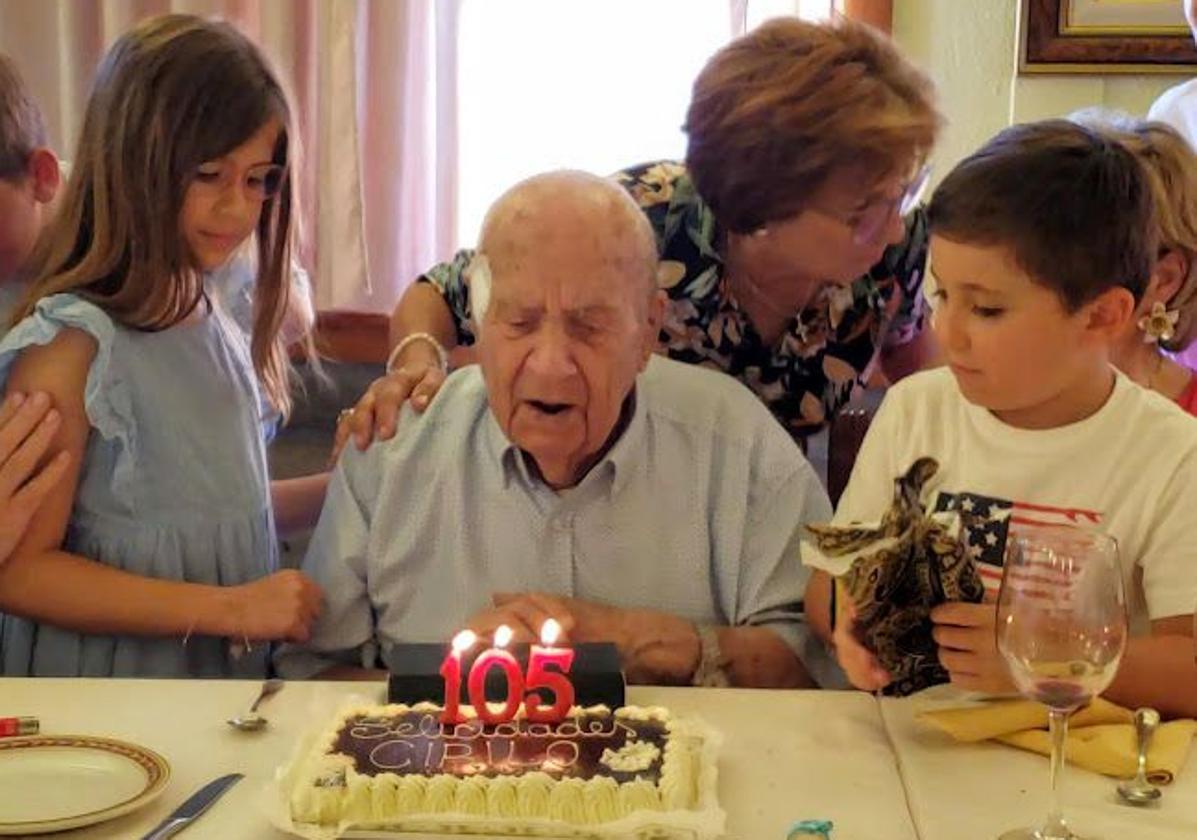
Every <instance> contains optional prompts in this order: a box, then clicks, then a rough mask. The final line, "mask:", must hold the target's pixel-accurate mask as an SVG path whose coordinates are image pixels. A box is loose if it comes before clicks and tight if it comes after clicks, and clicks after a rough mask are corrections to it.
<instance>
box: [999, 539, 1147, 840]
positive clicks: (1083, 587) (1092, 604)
mask: <svg viewBox="0 0 1197 840" xmlns="http://www.w3.org/2000/svg"><path fill="white" fill-rule="evenodd" d="M997 610H998V613H997V645H998V650H999V651H1001V653H1002V656H1003V658H1004V659H1005V660H1006V664H1007V665H1008V666H1009V669H1010V675H1011V676H1012V677H1013V679H1014V683H1015V685H1017V686H1018V690H1019V691H1020V692H1021V693H1022V694H1023V695H1024V696H1026V697H1029V698H1031V699H1032V700H1038V701H1039V702H1040V703H1043V704H1044V705H1046V706H1047V707H1048V712H1049V719H1050V722H1051V724H1050V725H1051V740H1052V756H1051V807H1050V809H1049V812H1048V816H1047V819H1046V821H1045V822H1044V823H1043V826H1042V827H1041V828H1026V829H1018V830H1015V831H1010V832H1007V833H1005V834H1003V835H1002V836H1001V840H1079V838H1078V836H1077V835H1075V834H1073V833H1072V831H1071V830H1070V829H1069V827H1068V824H1067V823H1066V822H1065V821H1064V815H1063V813H1062V811H1061V809H1060V799H1059V782H1060V775H1061V773H1062V771H1063V766H1064V747H1065V739H1066V737H1067V734H1068V715H1069V714H1071V713H1072V712H1074V711H1076V710H1077V709H1079V708H1081V707H1082V706H1084V705H1086V704H1087V703H1089V701H1091V700H1092V699H1093V698H1094V697H1095V696H1097V695H1098V694H1100V693H1101V692H1103V691H1105V689H1106V687H1107V686H1109V684H1110V681H1111V680H1113V679H1114V674H1115V673H1117V671H1118V663H1119V660H1120V659H1121V658H1122V652H1123V650H1125V648H1126V635H1127V618H1126V594H1125V590H1124V588H1123V582H1122V567H1121V564H1120V563H1119V561H1118V544H1117V543H1116V542H1115V541H1114V539H1113V538H1112V537H1110V536H1107V535H1106V534H1102V533H1098V532H1096V531H1092V530H1088V529H1083V528H1071V527H1066V526H1049V525H1044V526H1035V527H1030V528H1026V529H1025V530H1023V531H1020V532H1019V533H1017V534H1015V533H1011V535H1010V537H1009V539H1008V540H1007V545H1006V560H1005V568H1004V569H1003V571H1002V588H1001V593H1000V594H999V595H998V607H997Z"/></svg>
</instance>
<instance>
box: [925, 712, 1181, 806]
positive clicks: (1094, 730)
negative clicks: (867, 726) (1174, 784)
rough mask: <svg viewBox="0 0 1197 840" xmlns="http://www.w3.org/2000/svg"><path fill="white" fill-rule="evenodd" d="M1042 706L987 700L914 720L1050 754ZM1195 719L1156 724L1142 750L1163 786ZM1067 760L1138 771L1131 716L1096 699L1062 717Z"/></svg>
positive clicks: (1120, 774) (1120, 772)
mask: <svg viewBox="0 0 1197 840" xmlns="http://www.w3.org/2000/svg"><path fill="white" fill-rule="evenodd" d="M1047 717H1048V715H1047V707H1046V706H1043V705H1042V704H1040V703H1036V702H1034V701H1031V700H993V701H989V702H987V703H983V704H980V705H976V706H969V707H966V708H956V709H939V710H936V711H928V712H922V713H920V714H919V716H918V719H919V720H920V721H922V722H924V723H928V724H930V725H932V726H934V727H936V728H937V729H940V730H942V731H944V732H946V733H948V734H949V735H951V736H952V737H953V738H955V739H956V740H957V741H964V742H975V741H984V740H987V739H993V740H995V741H999V742H1001V743H1003V744H1009V745H1011V746H1014V747H1019V748H1020V749H1024V750H1031V751H1032V752H1037V753H1041V754H1043V755H1051V735H1050V734H1049V733H1048V731H1047V726H1048V722H1047ZM1195 733H1197V721H1193V720H1174V721H1171V722H1169V723H1165V724H1162V725H1161V726H1160V728H1159V729H1157V730H1156V731H1155V735H1154V737H1153V738H1152V739H1151V746H1150V747H1149V748H1148V751H1147V777H1148V778H1149V779H1150V780H1151V781H1152V782H1154V783H1155V784H1157V785H1166V784H1169V783H1170V782H1171V781H1172V780H1173V778H1175V777H1176V774H1177V773H1178V772H1180V769H1181V768H1182V767H1183V766H1184V763H1185V759H1186V758H1187V757H1188V754H1189V747H1190V746H1191V744H1192V740H1193V735H1194V734H1195ZM1067 758H1068V760H1069V761H1070V762H1071V763H1073V764H1075V765H1077V766H1078V767H1084V768H1085V769H1086V770H1092V771H1094V772H1096V773H1102V774H1104V775H1106V776H1115V777H1117V778H1121V779H1129V778H1130V777H1131V776H1133V775H1135V772H1136V771H1137V769H1138V747H1137V746H1136V743H1135V727H1134V714H1133V713H1132V712H1130V711H1129V710H1127V709H1124V708H1122V707H1121V706H1116V705H1114V704H1113V703H1110V702H1109V701H1107V700H1102V699H1101V698H1100V697H1099V698H1098V699H1096V700H1094V701H1093V702H1092V703H1091V704H1090V705H1089V706H1087V707H1086V708H1084V709H1081V710H1080V711H1078V712H1075V713H1074V714H1073V715H1072V716H1071V717H1069V719H1068V748H1067Z"/></svg>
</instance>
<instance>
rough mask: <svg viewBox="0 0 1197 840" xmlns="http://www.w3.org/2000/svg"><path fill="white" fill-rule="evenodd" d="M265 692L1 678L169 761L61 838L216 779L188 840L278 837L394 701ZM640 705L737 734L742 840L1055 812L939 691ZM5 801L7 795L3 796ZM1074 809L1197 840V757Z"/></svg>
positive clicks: (50, 708) (322, 686) (119, 829)
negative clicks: (283, 781)
mask: <svg viewBox="0 0 1197 840" xmlns="http://www.w3.org/2000/svg"><path fill="white" fill-rule="evenodd" d="M257 687H258V686H257V684H256V683H250V682H235V681H229V682H206V681H174V680H53V679H28V680H18V679H0V715H26V714H32V715H37V716H39V717H40V718H41V721H42V730H43V732H44V733H46V734H86V735H103V736H107V737H112V738H119V739H123V740H127V741H132V742H134V743H137V744H141V745H143V746H146V747H149V748H151V749H154V750H156V751H157V752H159V753H161V754H162V755H163V756H165V757H166V759H167V760H168V761H169V762H170V763H171V769H172V775H171V780H170V784H169V786H168V788H167V790H166V791H165V792H164V793H163V795H162V796H161V797H160V798H159V799H158V800H157V801H155V802H154V803H153V804H151V805H149V806H147V807H146V808H144V809H143V810H141V811H139V812H137V813H134V814H130V815H128V816H125V817H122V818H119V819H116V820H113V821H111V822H108V823H104V824H102V825H98V826H94V827H91V828H86V829H79V830H76V831H73V832H66V833H63V834H60V835H56V836H57V837H62V838H81V837H87V838H121V840H127V839H129V838H139V837H141V836H142V835H143V834H144V833H145V832H147V831H149V830H150V829H151V828H153V827H154V826H155V825H156V824H157V823H158V822H159V821H160V820H162V819H163V818H164V817H165V816H166V815H167V814H168V813H170V811H172V810H173V809H174V808H175V807H177V806H178V805H179V804H180V803H181V802H182V801H183V800H184V799H186V798H187V796H189V795H190V794H191V793H192V792H194V791H195V790H196V789H198V788H199V787H200V786H201V785H203V784H204V783H206V782H208V781H210V780H211V779H213V778H215V777H217V776H220V775H223V774H225V773H230V772H241V773H244V774H245V777H246V778H245V779H244V780H242V781H241V782H240V783H238V784H237V785H235V786H234V787H233V788H232V789H231V790H230V791H229V793H227V794H226V795H225V796H224V797H223V798H222V799H221V800H220V801H218V802H217V803H216V805H215V806H213V808H212V809H211V811H209V812H208V813H207V814H205V815H204V816H203V817H201V818H200V820H199V821H197V822H196V823H195V824H194V825H192V826H191V827H190V828H188V829H186V833H185V834H183V835H182V837H183V838H184V840H203V838H212V839H213V840H216V839H217V838H219V840H239V839H240V838H254V840H259V838H260V839H261V840H281V838H283V837H285V836H286V835H283V834H281V833H279V832H277V831H275V830H274V829H272V828H271V827H270V826H269V825H268V823H267V822H266V820H265V818H264V817H263V816H262V814H261V812H260V810H259V799H260V797H261V795H262V791H263V789H264V788H265V786H266V785H267V784H268V783H269V781H270V779H271V778H272V777H273V773H274V769H275V768H276V767H277V766H279V765H280V764H282V763H284V762H286V761H287V760H288V759H289V757H290V755H291V752H292V748H293V745H294V744H295V742H296V740H297V739H298V738H299V736H300V734H301V733H302V732H304V731H307V730H308V729H310V728H312V727H317V726H319V725H320V724H321V723H323V722H326V721H327V720H328V719H329V716H330V715H331V714H332V712H333V711H334V710H335V709H336V708H337V707H338V706H339V705H340V703H341V702H343V700H344V699H345V698H347V697H349V696H351V695H354V694H358V695H361V696H364V697H367V698H369V699H374V700H379V699H381V698H382V696H383V693H384V688H383V686H382V685H381V684H375V683H358V684H351V683H315V682H312V683H288V685H287V686H286V688H285V689H284V690H283V691H282V692H281V693H280V694H278V695H277V696H275V697H273V698H271V699H270V700H268V701H267V702H266V703H265V704H264V705H263V707H262V711H263V712H264V713H265V714H266V716H268V717H269V718H270V722H271V723H270V727H269V728H268V729H266V730H265V731H262V732H259V733H254V734H243V733H239V732H235V731H234V730H232V729H230V728H229V727H228V726H227V725H226V724H225V722H224V720H225V718H227V717H229V716H231V715H233V714H235V713H236V712H237V711H239V710H240V709H242V708H244V706H245V705H246V704H247V703H248V702H249V701H250V700H251V699H252V698H253V696H254V694H255V693H256V691H257ZM628 699H629V702H632V703H637V704H640V705H656V704H659V705H664V706H668V707H670V708H671V709H673V710H674V711H676V712H678V713H680V714H695V715H699V716H701V717H702V718H704V719H705V720H706V721H707V722H709V723H710V724H712V725H713V726H715V727H716V728H717V729H719V730H720V731H721V732H722V733H723V735H724V738H725V742H724V749H723V751H722V754H721V756H720V762H719V800H720V803H721V805H722V806H723V808H724V809H725V810H726V811H727V813H728V821H727V827H728V834H727V836H728V837H729V838H736V840H782V838H784V837H785V833H786V830H787V828H788V827H789V825H790V824H791V823H792V822H793V821H795V820H798V819H805V818H816V817H817V818H824V819H830V820H832V821H834V823H835V831H834V833H833V835H832V837H833V840H915V839H916V838H918V839H919V840H989V838H996V837H997V836H998V835H999V834H1000V833H1001V832H1002V831H1004V830H1006V829H1008V828H1012V827H1015V826H1019V825H1027V824H1031V823H1034V822H1036V821H1037V820H1039V819H1040V818H1041V817H1042V816H1043V814H1044V812H1045V809H1046V807H1047V804H1046V803H1047V761H1046V759H1044V758H1042V757H1040V756H1035V755H1031V754H1027V753H1022V752H1020V751H1018V750H1015V749H1013V748H1009V747H1003V746H999V745H994V744H977V745H960V744H954V743H951V742H950V741H949V740H948V739H947V737H946V736H943V735H940V734H938V733H936V732H933V731H930V730H928V729H926V728H925V727H923V726H920V725H918V724H916V723H915V721H914V715H915V714H916V712H917V711H918V710H919V709H920V708H922V707H924V706H926V705H927V704H930V703H935V702H942V700H937V699H936V695H935V693H932V694H931V695H924V696H921V697H915V698H911V699H908V700H888V699H887V700H882V701H880V702H878V701H877V700H875V699H874V698H873V697H871V696H869V695H865V694H860V693H847V692H788V691H747V690H730V689H729V690H716V689H701V690H700V689H684V688H673V689H670V688H634V689H631V690H630V691H629V697H628ZM2 795H3V791H0V796H2ZM1064 797H1065V798H1064V804H1065V810H1066V813H1067V814H1068V815H1070V816H1071V817H1072V818H1073V822H1074V823H1075V825H1076V827H1078V828H1080V829H1083V830H1085V831H1086V832H1088V833H1087V834H1086V835H1085V836H1086V837H1098V838H1103V840H1122V838H1134V839H1135V840H1192V839H1193V838H1197V759H1194V758H1190V762H1189V767H1188V769H1187V771H1186V772H1184V773H1182V774H1181V776H1180V778H1179V779H1178V780H1177V781H1176V782H1175V783H1174V784H1173V785H1172V786H1171V787H1170V788H1168V790H1167V792H1166V793H1165V796H1164V799H1163V802H1162V803H1161V804H1160V806H1159V807H1158V808H1152V809H1148V810H1132V809H1130V808H1127V807H1125V806H1121V805H1118V804H1115V800H1114V783H1113V782H1112V781H1111V780H1109V779H1106V778H1104V777H1101V776H1097V775H1095V774H1092V773H1087V772H1084V771H1080V770H1076V769H1074V768H1069V770H1068V772H1067V775H1066V787H1065V791H1064Z"/></svg>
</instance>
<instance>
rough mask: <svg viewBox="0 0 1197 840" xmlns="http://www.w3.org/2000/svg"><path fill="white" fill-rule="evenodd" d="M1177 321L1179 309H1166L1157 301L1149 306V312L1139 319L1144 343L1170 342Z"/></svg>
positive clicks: (1174, 332)
mask: <svg viewBox="0 0 1197 840" xmlns="http://www.w3.org/2000/svg"><path fill="white" fill-rule="evenodd" d="M1179 320H1180V310H1179V309H1168V308H1167V307H1166V306H1164V304H1163V302H1162V301H1158V300H1157V301H1156V302H1155V303H1153V304H1152V305H1151V311H1150V312H1149V313H1147V314H1146V315H1144V316H1143V317H1142V318H1140V319H1139V329H1141V330H1142V331H1143V341H1144V343H1146V344H1159V343H1160V342H1161V341H1171V340H1172V336H1174V335H1175V334H1176V322H1177V321H1179Z"/></svg>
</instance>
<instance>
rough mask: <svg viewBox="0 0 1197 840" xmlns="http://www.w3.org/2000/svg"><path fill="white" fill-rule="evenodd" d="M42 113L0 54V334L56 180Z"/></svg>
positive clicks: (54, 192)
mask: <svg viewBox="0 0 1197 840" xmlns="http://www.w3.org/2000/svg"><path fill="white" fill-rule="evenodd" d="M59 172H60V171H59V165H58V158H57V157H55V155H54V153H53V152H52V151H50V149H49V148H48V147H47V146H46V125H45V122H44V121H43V120H42V113H41V111H40V110H39V109H38V107H37V105H36V104H35V103H34V101H33V97H31V96H30V95H29V90H28V89H27V88H26V87H25V82H24V81H23V80H22V79H21V74H20V73H19V72H18V71H17V66H16V64H15V63H14V62H13V60H12V59H11V58H9V57H8V56H6V55H4V54H3V53H0V335H3V334H4V333H5V332H6V331H7V329H8V316H9V315H10V314H11V311H12V309H13V308H14V307H15V306H16V303H17V298H18V297H19V296H20V288H19V287H18V285H17V278H18V274H19V273H20V270H21V268H22V267H23V266H24V264H25V261H26V260H27V259H28V258H29V255H30V252H31V251H32V250H33V244H34V242H35V241H36V240H37V236H38V233H40V232H41V229H42V226H43V225H44V224H45V222H46V220H47V219H48V218H49V216H50V213H51V206H52V203H53V201H54V197H55V196H56V195H57V194H58V187H59V184H60V183H61V180H62V178H61V175H60V174H59Z"/></svg>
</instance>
